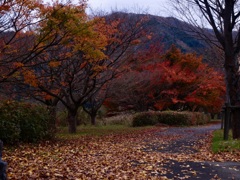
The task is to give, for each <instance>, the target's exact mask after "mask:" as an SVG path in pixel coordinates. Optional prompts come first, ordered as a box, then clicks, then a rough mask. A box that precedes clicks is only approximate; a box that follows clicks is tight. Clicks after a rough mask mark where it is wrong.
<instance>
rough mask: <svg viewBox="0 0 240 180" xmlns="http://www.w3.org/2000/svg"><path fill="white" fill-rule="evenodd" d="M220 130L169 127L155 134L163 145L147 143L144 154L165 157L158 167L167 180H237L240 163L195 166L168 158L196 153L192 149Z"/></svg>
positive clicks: (218, 127)
mask: <svg viewBox="0 0 240 180" xmlns="http://www.w3.org/2000/svg"><path fill="white" fill-rule="evenodd" d="M217 129H220V125H219V124H212V125H208V126H199V127H170V128H168V129H166V130H165V131H161V132H157V133H156V135H157V136H159V138H161V139H168V140H169V141H167V142H166V143H164V144H161V143H159V144H157V143H154V144H152V143H150V144H148V146H146V148H145V149H144V151H149V152H159V153H167V159H165V161H164V162H163V164H162V166H163V168H165V169H166V171H167V172H166V174H165V175H164V176H165V177H166V178H167V179H173V180H175V179H176V180H177V179H190V180H194V179H198V180H211V179H221V180H228V179H234V180H240V162H210V161H202V162H196V161H193V159H187V160H180V161H178V160H176V159H174V158H171V154H172V156H175V155H179V154H181V156H189V154H192V157H194V154H196V153H199V150H198V149H197V148H196V147H201V146H204V145H205V144H204V142H203V141H202V139H204V138H206V136H209V135H210V134H211V133H212V131H213V130H217Z"/></svg>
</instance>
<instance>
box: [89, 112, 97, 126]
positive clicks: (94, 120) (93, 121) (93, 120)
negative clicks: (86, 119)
mask: <svg viewBox="0 0 240 180" xmlns="http://www.w3.org/2000/svg"><path fill="white" fill-rule="evenodd" d="M90 116H91V124H92V125H93V126H95V125H96V116H97V113H91V115H90Z"/></svg>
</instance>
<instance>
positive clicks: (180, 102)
mask: <svg viewBox="0 0 240 180" xmlns="http://www.w3.org/2000/svg"><path fill="white" fill-rule="evenodd" d="M163 58H164V59H163V62H162V63H161V64H159V69H160V71H161V73H162V77H161V79H160V80H159V82H160V84H162V85H163V86H162V87H161V91H159V90H157V92H155V91H153V92H152V97H155V98H156V99H158V101H157V103H156V104H155V107H156V108H157V109H167V108H170V109H173V110H191V111H197V110H199V109H202V110H204V111H207V112H214V111H215V112H220V111H221V107H222V105H223V102H224V93H225V88H224V86H225V84H224V79H223V75H222V74H221V73H219V72H216V71H215V70H214V69H213V68H210V67H208V65H207V64H204V63H203V62H202V58H201V57H198V56H196V55H195V54H192V53H187V54H183V53H181V51H180V50H179V49H177V48H176V47H175V46H173V47H172V48H171V49H170V50H169V51H168V52H167V53H166V54H165V56H164V57H163ZM155 67H157V66H155ZM152 68H154V67H152ZM210 107H211V108H210Z"/></svg>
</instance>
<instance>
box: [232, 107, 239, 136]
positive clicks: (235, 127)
mask: <svg viewBox="0 0 240 180" xmlns="http://www.w3.org/2000/svg"><path fill="white" fill-rule="evenodd" d="M232 135H233V139H240V109H235V110H232Z"/></svg>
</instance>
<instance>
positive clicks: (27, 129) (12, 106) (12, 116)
mask: <svg viewBox="0 0 240 180" xmlns="http://www.w3.org/2000/svg"><path fill="white" fill-rule="evenodd" d="M50 120H51V116H50V114H49V112H48V110H47V109H46V108H44V107H43V106H40V105H33V104H30V103H23V102H15V101H6V102H3V103H1V104H0V129H1V131H0V139H1V140H2V141H3V142H5V143H7V144H14V143H18V142H20V141H22V142H37V141H39V140H43V139H48V138H51V137H52V136H53V134H52V133H53V132H52V131H51V128H50V127H49V126H50Z"/></svg>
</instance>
